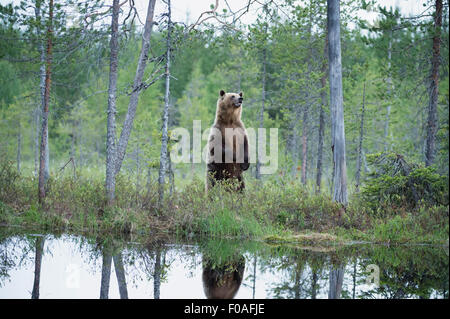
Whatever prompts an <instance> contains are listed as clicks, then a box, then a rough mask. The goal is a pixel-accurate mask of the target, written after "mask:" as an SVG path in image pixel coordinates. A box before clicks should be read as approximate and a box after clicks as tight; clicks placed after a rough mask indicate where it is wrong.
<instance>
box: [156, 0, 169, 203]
mask: <svg viewBox="0 0 450 319" xmlns="http://www.w3.org/2000/svg"><path fill="white" fill-rule="evenodd" d="M167 6H168V12H167V17H168V27H167V39H166V45H167V47H166V92H165V94H164V110H163V116H162V122H163V126H162V138H161V153H160V154H161V156H160V160H159V178H158V184H159V204H160V205H161V204H162V201H163V199H164V183H165V175H166V167H167V164H168V159H167V157H168V156H167V155H168V152H167V144H168V141H169V136H168V126H169V103H170V100H169V99H170V51H171V43H170V41H171V39H170V36H171V32H172V21H171V7H170V0H168V1H167Z"/></svg>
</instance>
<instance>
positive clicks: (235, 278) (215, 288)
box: [202, 255, 245, 299]
mask: <svg viewBox="0 0 450 319" xmlns="http://www.w3.org/2000/svg"><path fill="white" fill-rule="evenodd" d="M202 264H203V273H202V282H203V291H204V292H205V296H206V298H208V299H233V298H234V296H236V294H237V292H238V290H239V287H240V286H241V283H242V279H243V278H244V270H245V258H244V256H242V255H241V256H238V257H237V258H233V259H232V260H227V261H226V262H224V263H222V264H220V265H218V264H216V263H215V262H214V261H212V260H209V259H208V258H205V257H204V256H203V259H202Z"/></svg>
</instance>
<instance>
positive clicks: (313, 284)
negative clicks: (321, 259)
mask: <svg viewBox="0 0 450 319" xmlns="http://www.w3.org/2000/svg"><path fill="white" fill-rule="evenodd" d="M317 280H318V278H317V271H315V270H313V271H312V279H311V299H316V297H317Z"/></svg>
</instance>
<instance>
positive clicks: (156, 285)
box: [153, 248, 161, 299]
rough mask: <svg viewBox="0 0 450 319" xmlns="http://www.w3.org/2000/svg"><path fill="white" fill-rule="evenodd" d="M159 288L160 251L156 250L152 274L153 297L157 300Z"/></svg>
mask: <svg viewBox="0 0 450 319" xmlns="http://www.w3.org/2000/svg"><path fill="white" fill-rule="evenodd" d="M160 288H161V249H160V248H156V256H155V268H154V273H153V297H154V299H159V295H160Z"/></svg>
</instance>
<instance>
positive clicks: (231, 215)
mask: <svg viewBox="0 0 450 319" xmlns="http://www.w3.org/2000/svg"><path fill="white" fill-rule="evenodd" d="M246 183H247V188H246V190H245V193H243V194H236V193H234V192H231V191H229V190H227V187H228V186H227V185H221V186H219V187H216V188H214V189H213V190H212V192H211V193H210V194H209V196H208V197H206V196H205V192H204V183H203V181H201V180H199V179H194V180H192V181H191V183H189V184H188V185H187V186H185V187H184V188H183V189H181V190H178V189H175V190H174V191H173V193H172V194H170V191H169V189H167V191H166V196H165V200H164V203H163V204H162V205H161V207H160V208H159V209H158V203H157V194H158V192H157V185H156V184H151V183H150V184H149V185H147V186H146V187H142V188H136V185H135V184H134V183H133V182H131V181H130V179H127V178H126V177H125V176H118V179H117V186H116V187H117V188H116V194H117V198H116V202H115V205H114V207H107V206H106V201H105V196H104V194H105V191H104V185H103V180H102V179H100V178H92V177H90V176H83V175H82V174H80V175H78V176H77V177H76V178H74V177H72V176H60V177H58V178H51V179H50V180H49V183H48V193H47V194H48V195H47V199H46V203H45V207H39V205H38V200H37V180H36V179H35V178H34V177H29V176H22V175H20V174H18V173H17V171H15V169H14V167H13V166H12V165H7V164H5V163H4V164H2V166H1V170H0V223H1V224H3V225H20V226H25V227H33V228H41V229H44V230H67V231H71V232H76V233H77V232H79V233H90V234H95V233H117V234H120V233H135V234H139V235H152V234H170V235H177V236H180V237H186V238H193V237H195V238H198V237H208V238H211V237H214V238H252V239H259V240H266V241H270V242H293V243H307V244H311V243H314V242H321V243H325V244H329V243H331V244H334V243H343V242H348V241H367V242H377V243H418V242H420V243H445V242H447V241H448V234H449V223H448V205H427V204H426V203H421V204H419V205H417V207H415V208H411V207H403V206H395V205H391V204H387V203H381V202H380V203H379V205H377V207H376V209H373V202H371V203H366V202H364V200H363V199H361V198H359V197H358V196H353V197H352V198H351V201H350V203H349V205H348V206H347V207H346V208H345V209H344V208H343V207H342V206H341V205H340V204H337V203H334V202H332V200H331V198H330V197H329V196H328V195H326V194H313V193H312V192H310V191H308V190H307V189H306V188H305V187H304V186H303V185H301V184H300V183H296V182H289V183H284V182H280V181H275V180H266V181H264V182H263V183H258V182H257V181H255V180H252V179H249V178H248V179H247V181H246ZM369 204H370V205H369Z"/></svg>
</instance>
